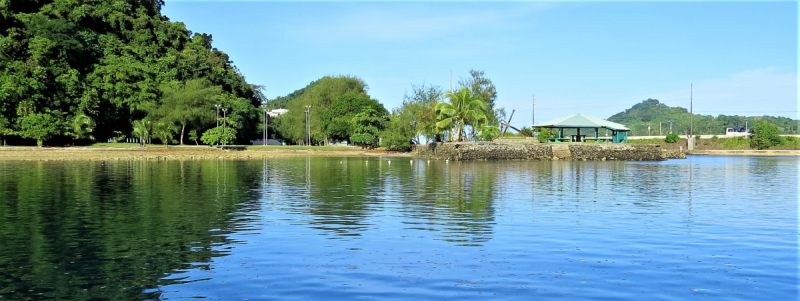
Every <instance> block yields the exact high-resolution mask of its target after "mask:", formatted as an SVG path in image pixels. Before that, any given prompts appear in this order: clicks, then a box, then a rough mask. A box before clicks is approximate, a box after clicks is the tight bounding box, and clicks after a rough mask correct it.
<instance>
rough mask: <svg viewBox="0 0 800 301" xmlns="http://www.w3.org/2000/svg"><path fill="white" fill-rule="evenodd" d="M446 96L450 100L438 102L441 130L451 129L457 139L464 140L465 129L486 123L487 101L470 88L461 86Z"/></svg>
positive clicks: (438, 124) (437, 112)
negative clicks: (473, 92)
mask: <svg viewBox="0 0 800 301" xmlns="http://www.w3.org/2000/svg"><path fill="white" fill-rule="evenodd" d="M445 97H447V98H449V99H450V102H449V103H447V102H438V103H436V107H435V109H436V114H437V116H436V117H437V119H438V120H439V121H438V122H437V123H436V127H437V128H439V130H440V131H442V130H446V129H449V130H450V132H451V134H452V133H453V132H455V141H462V140H463V137H464V129H465V127H466V126H471V127H472V128H473V129H474V128H475V127H476V126H477V127H480V126H482V125H483V124H485V123H486V121H487V118H486V103H484V102H483V101H481V100H480V99H479V98H477V97H475V96H474V95H472V92H471V91H470V90H469V89H468V88H461V90H459V91H458V92H456V93H453V92H447V93H446V94H445Z"/></svg>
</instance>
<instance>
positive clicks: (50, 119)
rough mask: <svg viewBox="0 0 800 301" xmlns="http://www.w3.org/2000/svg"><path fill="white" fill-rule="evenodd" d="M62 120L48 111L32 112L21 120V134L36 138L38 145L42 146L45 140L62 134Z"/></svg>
mask: <svg viewBox="0 0 800 301" xmlns="http://www.w3.org/2000/svg"><path fill="white" fill-rule="evenodd" d="M61 128H62V127H61V121H60V120H58V118H56V117H55V116H53V115H51V114H47V113H35V114H30V115H27V116H25V117H24V118H22V120H21V122H20V136H22V137H23V138H31V139H36V145H37V146H39V147H42V144H43V143H44V140H47V139H50V138H51V137H53V136H56V135H60V134H61Z"/></svg>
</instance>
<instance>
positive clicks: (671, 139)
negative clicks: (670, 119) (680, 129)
mask: <svg viewBox="0 0 800 301" xmlns="http://www.w3.org/2000/svg"><path fill="white" fill-rule="evenodd" d="M678 140H681V138H680V137H678V134H675V133H672V134H669V135H667V139H664V141H666V142H667V143H675V142H678Z"/></svg>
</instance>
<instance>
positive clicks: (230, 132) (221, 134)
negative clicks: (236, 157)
mask: <svg viewBox="0 0 800 301" xmlns="http://www.w3.org/2000/svg"><path fill="white" fill-rule="evenodd" d="M200 140H202V141H203V143H205V144H208V145H217V144H232V143H233V142H234V141H236V129H235V128H231V127H225V128H224V129H223V128H222V126H218V127H214V128H211V129H209V130H207V131H205V132H203V137H201V138H200Z"/></svg>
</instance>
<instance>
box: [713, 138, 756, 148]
mask: <svg viewBox="0 0 800 301" xmlns="http://www.w3.org/2000/svg"><path fill="white" fill-rule="evenodd" d="M718 143H719V145H721V146H722V148H735V149H741V148H750V139H748V138H744V137H733V138H720V139H719V141H718Z"/></svg>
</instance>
